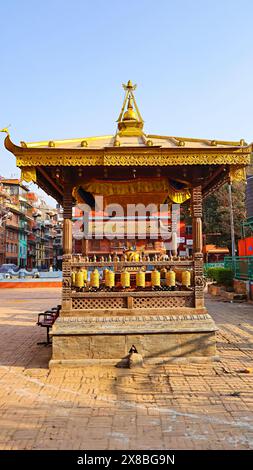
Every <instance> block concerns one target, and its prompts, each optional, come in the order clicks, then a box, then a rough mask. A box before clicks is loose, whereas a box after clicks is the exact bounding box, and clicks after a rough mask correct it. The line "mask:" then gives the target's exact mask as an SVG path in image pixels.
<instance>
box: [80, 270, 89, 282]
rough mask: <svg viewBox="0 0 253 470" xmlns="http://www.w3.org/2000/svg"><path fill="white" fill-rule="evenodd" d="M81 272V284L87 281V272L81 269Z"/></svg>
mask: <svg viewBox="0 0 253 470" xmlns="http://www.w3.org/2000/svg"><path fill="white" fill-rule="evenodd" d="M81 271H82V273H83V282H87V279H88V271H87V269H85V268H83V269H82V270H81Z"/></svg>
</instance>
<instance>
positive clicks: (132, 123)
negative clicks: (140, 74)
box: [117, 80, 144, 136]
mask: <svg viewBox="0 0 253 470" xmlns="http://www.w3.org/2000/svg"><path fill="white" fill-rule="evenodd" d="M122 86H123V88H124V90H125V98H124V102H123V106H122V108H121V112H120V115H119V118H118V120H117V122H118V130H119V135H120V136H123V135H128V136H139V135H142V134H143V130H142V129H143V124H144V121H143V119H142V117H141V114H140V111H139V109H138V106H137V104H136V101H135V97H134V94H133V92H134V90H136V87H137V85H136V84H135V85H133V83H132V81H131V80H128V82H127V84H124V83H123V84H122Z"/></svg>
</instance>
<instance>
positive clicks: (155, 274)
mask: <svg viewBox="0 0 253 470" xmlns="http://www.w3.org/2000/svg"><path fill="white" fill-rule="evenodd" d="M160 284H161V276H160V273H159V271H157V270H156V269H155V270H154V271H152V273H151V285H152V287H160Z"/></svg>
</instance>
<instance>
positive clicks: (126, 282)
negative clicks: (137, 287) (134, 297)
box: [120, 271, 130, 288]
mask: <svg viewBox="0 0 253 470" xmlns="http://www.w3.org/2000/svg"><path fill="white" fill-rule="evenodd" d="M120 282H121V285H122V287H123V288H126V287H130V273H129V272H128V271H123V272H122V273H121V274H120Z"/></svg>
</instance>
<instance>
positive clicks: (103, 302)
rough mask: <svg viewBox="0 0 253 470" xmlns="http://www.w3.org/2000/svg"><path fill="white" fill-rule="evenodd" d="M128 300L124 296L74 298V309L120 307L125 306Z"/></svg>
mask: <svg viewBox="0 0 253 470" xmlns="http://www.w3.org/2000/svg"><path fill="white" fill-rule="evenodd" d="M125 307H126V300H125V299H124V298H123V297H118V298H116V297H112V298H110V297H104V298H103V297H97V298H96V297H93V298H76V299H72V309H74V310H87V309H118V308H125Z"/></svg>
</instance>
